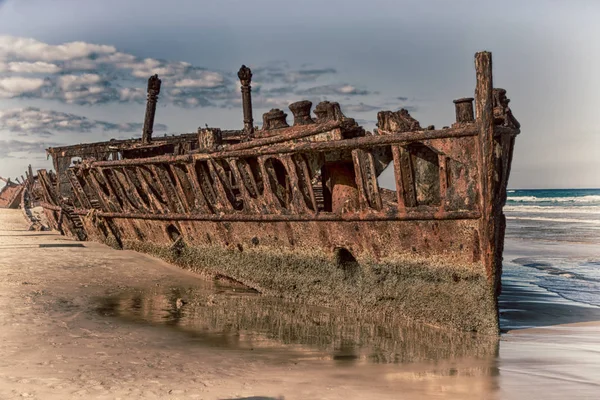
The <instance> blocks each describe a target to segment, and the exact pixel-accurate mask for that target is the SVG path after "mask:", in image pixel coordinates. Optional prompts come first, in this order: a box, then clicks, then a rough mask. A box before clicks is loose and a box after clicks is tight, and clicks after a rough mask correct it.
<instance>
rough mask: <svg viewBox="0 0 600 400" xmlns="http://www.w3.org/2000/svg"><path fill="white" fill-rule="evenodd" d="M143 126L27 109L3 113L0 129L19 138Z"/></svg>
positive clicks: (159, 128)
mask: <svg viewBox="0 0 600 400" xmlns="http://www.w3.org/2000/svg"><path fill="white" fill-rule="evenodd" d="M142 128H143V124H141V123H137V122H135V123H134V122H128V123H114V122H107V121H98V120H92V119H89V118H86V117H83V116H80V115H75V114H69V113H63V112H59V111H54V110H40V109H39V108H34V107H28V108H19V109H10V110H0V129H1V130H7V131H10V132H13V133H16V134H17V135H19V136H32V135H34V136H46V137H47V136H52V135H54V134H55V133H58V132H73V133H87V132H95V131H96V132H97V131H103V132H106V131H114V132H123V133H131V132H141V130H142ZM154 130H155V131H166V130H167V127H166V126H165V125H163V124H155V125H154Z"/></svg>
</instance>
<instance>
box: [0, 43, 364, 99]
mask: <svg viewBox="0 0 600 400" xmlns="http://www.w3.org/2000/svg"><path fill="white" fill-rule="evenodd" d="M253 70H254V71H253V74H254V79H253V81H254V82H253V87H254V90H255V92H256V94H257V96H255V101H256V106H257V107H258V108H260V107H261V106H262V105H264V106H268V105H272V104H283V103H284V102H287V100H288V97H289V95H291V94H296V95H308V96H313V97H314V96H359V95H367V94H369V93H370V92H369V91H367V90H365V89H359V88H357V87H355V86H353V85H350V84H345V83H344V84H326V83H323V84H321V85H317V86H314V83H315V82H317V81H318V80H321V79H324V78H325V77H326V78H328V79H330V80H331V78H333V77H335V76H336V75H337V70H336V69H334V68H330V67H323V68H321V67H309V66H302V67H301V68H292V67H291V66H290V65H289V64H288V63H286V62H281V61H275V62H271V63H268V65H265V66H258V67H254V68H253ZM153 74H158V75H159V76H160V78H161V79H162V80H163V85H162V88H163V90H162V93H161V95H160V97H161V99H160V102H161V103H163V104H165V103H167V104H172V105H175V106H178V107H182V108H196V107H230V106H232V105H233V104H237V103H238V98H239V97H240V94H239V82H238V81H237V76H236V74H235V72H234V71H228V72H224V71H216V70H210V69H207V68H203V67H200V66H195V65H192V64H190V63H187V62H182V61H169V60H159V59H154V58H140V57H137V56H135V55H133V54H128V53H125V52H121V51H119V50H118V49H117V48H115V47H114V46H110V45H104V44H93V43H86V42H69V43H63V44H59V45H52V44H47V43H44V42H41V41H38V40H35V39H32V38H23V37H14V36H0V97H3V98H40V99H47V100H54V101H59V102H62V103H67V104H76V105H96V104H105V103H119V102H121V103H143V102H144V101H145V99H146V93H145V80H146V79H147V78H148V77H149V76H151V75H153ZM311 85H312V86H311ZM261 90H262V91H261ZM295 100H298V99H292V101H295ZM288 104H289V103H288Z"/></svg>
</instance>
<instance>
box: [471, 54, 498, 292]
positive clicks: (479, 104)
mask: <svg viewBox="0 0 600 400" xmlns="http://www.w3.org/2000/svg"><path fill="white" fill-rule="evenodd" d="M475 70H476V74H477V86H476V88H475V110H476V113H477V124H478V126H479V137H478V140H479V146H478V163H479V175H480V176H479V182H480V189H481V190H480V193H481V198H480V206H481V215H482V217H481V224H480V233H479V234H480V243H481V254H482V261H483V262H484V264H485V268H486V272H487V276H488V280H489V281H490V283H492V284H493V285H494V288H495V294H496V295H498V294H499V291H500V275H501V273H502V255H501V254H499V252H500V251H501V250H502V246H501V245H499V242H498V239H503V238H499V237H498V236H499V235H500V234H501V232H500V230H499V229H498V228H499V226H500V225H501V222H502V221H500V219H501V218H502V209H501V207H498V204H499V202H498V201H497V200H496V199H495V198H494V193H496V186H497V184H498V182H496V177H495V175H496V170H495V162H494V160H495V155H494V147H495V143H494V104H493V81H492V54H491V53H489V52H480V53H477V54H475Z"/></svg>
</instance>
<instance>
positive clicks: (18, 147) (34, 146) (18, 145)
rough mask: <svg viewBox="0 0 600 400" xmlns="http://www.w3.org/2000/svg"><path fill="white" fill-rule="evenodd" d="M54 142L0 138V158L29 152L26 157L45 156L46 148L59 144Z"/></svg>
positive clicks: (14, 156)
mask: <svg viewBox="0 0 600 400" xmlns="http://www.w3.org/2000/svg"><path fill="white" fill-rule="evenodd" d="M60 145H61V144H60V143H54V142H39V141H37V142H26V141H21V140H0V158H22V157H19V154H30V155H29V156H28V157H26V158H44V159H45V158H46V157H45V154H46V148H48V147H54V146H60Z"/></svg>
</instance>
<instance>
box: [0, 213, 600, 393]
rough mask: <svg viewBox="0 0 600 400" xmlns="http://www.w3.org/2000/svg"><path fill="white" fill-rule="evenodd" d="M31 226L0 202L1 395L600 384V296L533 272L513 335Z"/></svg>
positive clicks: (515, 301)
mask: <svg viewBox="0 0 600 400" xmlns="http://www.w3.org/2000/svg"><path fill="white" fill-rule="evenodd" d="M25 229H26V225H25V223H24V222H23V220H22V214H21V212H20V211H19V210H1V211H0V252H1V254H2V257H0V271H1V273H0V316H1V317H2V321H3V326H2V328H1V329H0V353H1V354H3V357H2V358H1V359H0V398H1V399H18V398H32V399H65V398H86V399H88V398H93V399H162V398H173V399H238V398H243V399H244V398H245V399H256V400H258V399H399V398H400V399H421V398H443V399H525V398H544V399H564V398H571V399H592V398H596V396H597V393H598V392H599V391H600V341H599V340H598V337H599V335H598V334H599V333H600V324H599V323H597V322H594V321H600V308H598V307H591V306H585V305H582V304H581V303H575V302H573V301H569V300H566V299H563V298H561V297H559V296H558V295H556V294H552V293H551V292H548V291H543V290H542V289H540V288H538V287H533V285H527V284H526V283H523V282H521V283H518V282H516V283H515V282H512V283H511V281H510V279H509V280H508V281H507V282H508V283H507V284H505V290H504V293H503V295H502V297H501V299H500V303H501V310H502V314H501V317H502V324H503V327H504V329H505V330H506V331H507V333H504V334H503V335H502V336H501V338H500V339H499V340H497V339H494V338H481V337H480V338H472V337H466V336H464V335H457V334H450V333H447V332H440V331H436V330H433V329H430V328H426V327H419V326H413V325H410V324H400V323H399V322H398V321H395V322H389V323H386V324H376V323H374V322H372V321H352V319H351V318H350V317H345V316H343V315H341V316H340V315H338V314H336V313H332V312H330V311H329V310H319V309H314V308H313V309H309V308H307V307H304V306H301V305H290V304H283V303H281V302H278V301H277V300H273V299H271V300H270V299H264V298H262V297H261V296H259V295H256V294H254V293H249V292H247V291H245V290H243V289H242V288H240V287H235V286H227V285H226V284H224V283H219V282H207V281H203V280H201V279H199V278H198V277H196V276H195V275H193V274H191V273H188V272H186V271H183V270H180V269H178V268H175V267H172V266H170V265H168V264H166V263H164V262H162V261H160V260H157V259H154V258H151V257H149V256H145V255H142V254H138V253H135V252H131V251H116V250H112V249H109V248H108V247H106V246H103V245H100V244H97V243H91V242H84V243H81V242H74V241H70V240H66V239H65V238H64V237H61V236H60V235H58V234H56V233H52V232H30V231H27V230H25ZM582 246H584V245H582ZM525 250H527V251H525ZM575 250H576V251H590V252H591V253H594V252H595V247H584V248H583V249H575ZM575 250H574V251H575ZM535 251H538V252H545V251H548V249H545V248H543V247H540V248H532V246H531V245H530V244H527V243H523V242H519V241H510V240H509V241H507V251H506V255H505V260H507V259H515V258H518V257H524V256H533V254H532V252H535ZM527 252H529V253H527ZM524 326H528V327H529V328H527V329H522V327H524Z"/></svg>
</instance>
